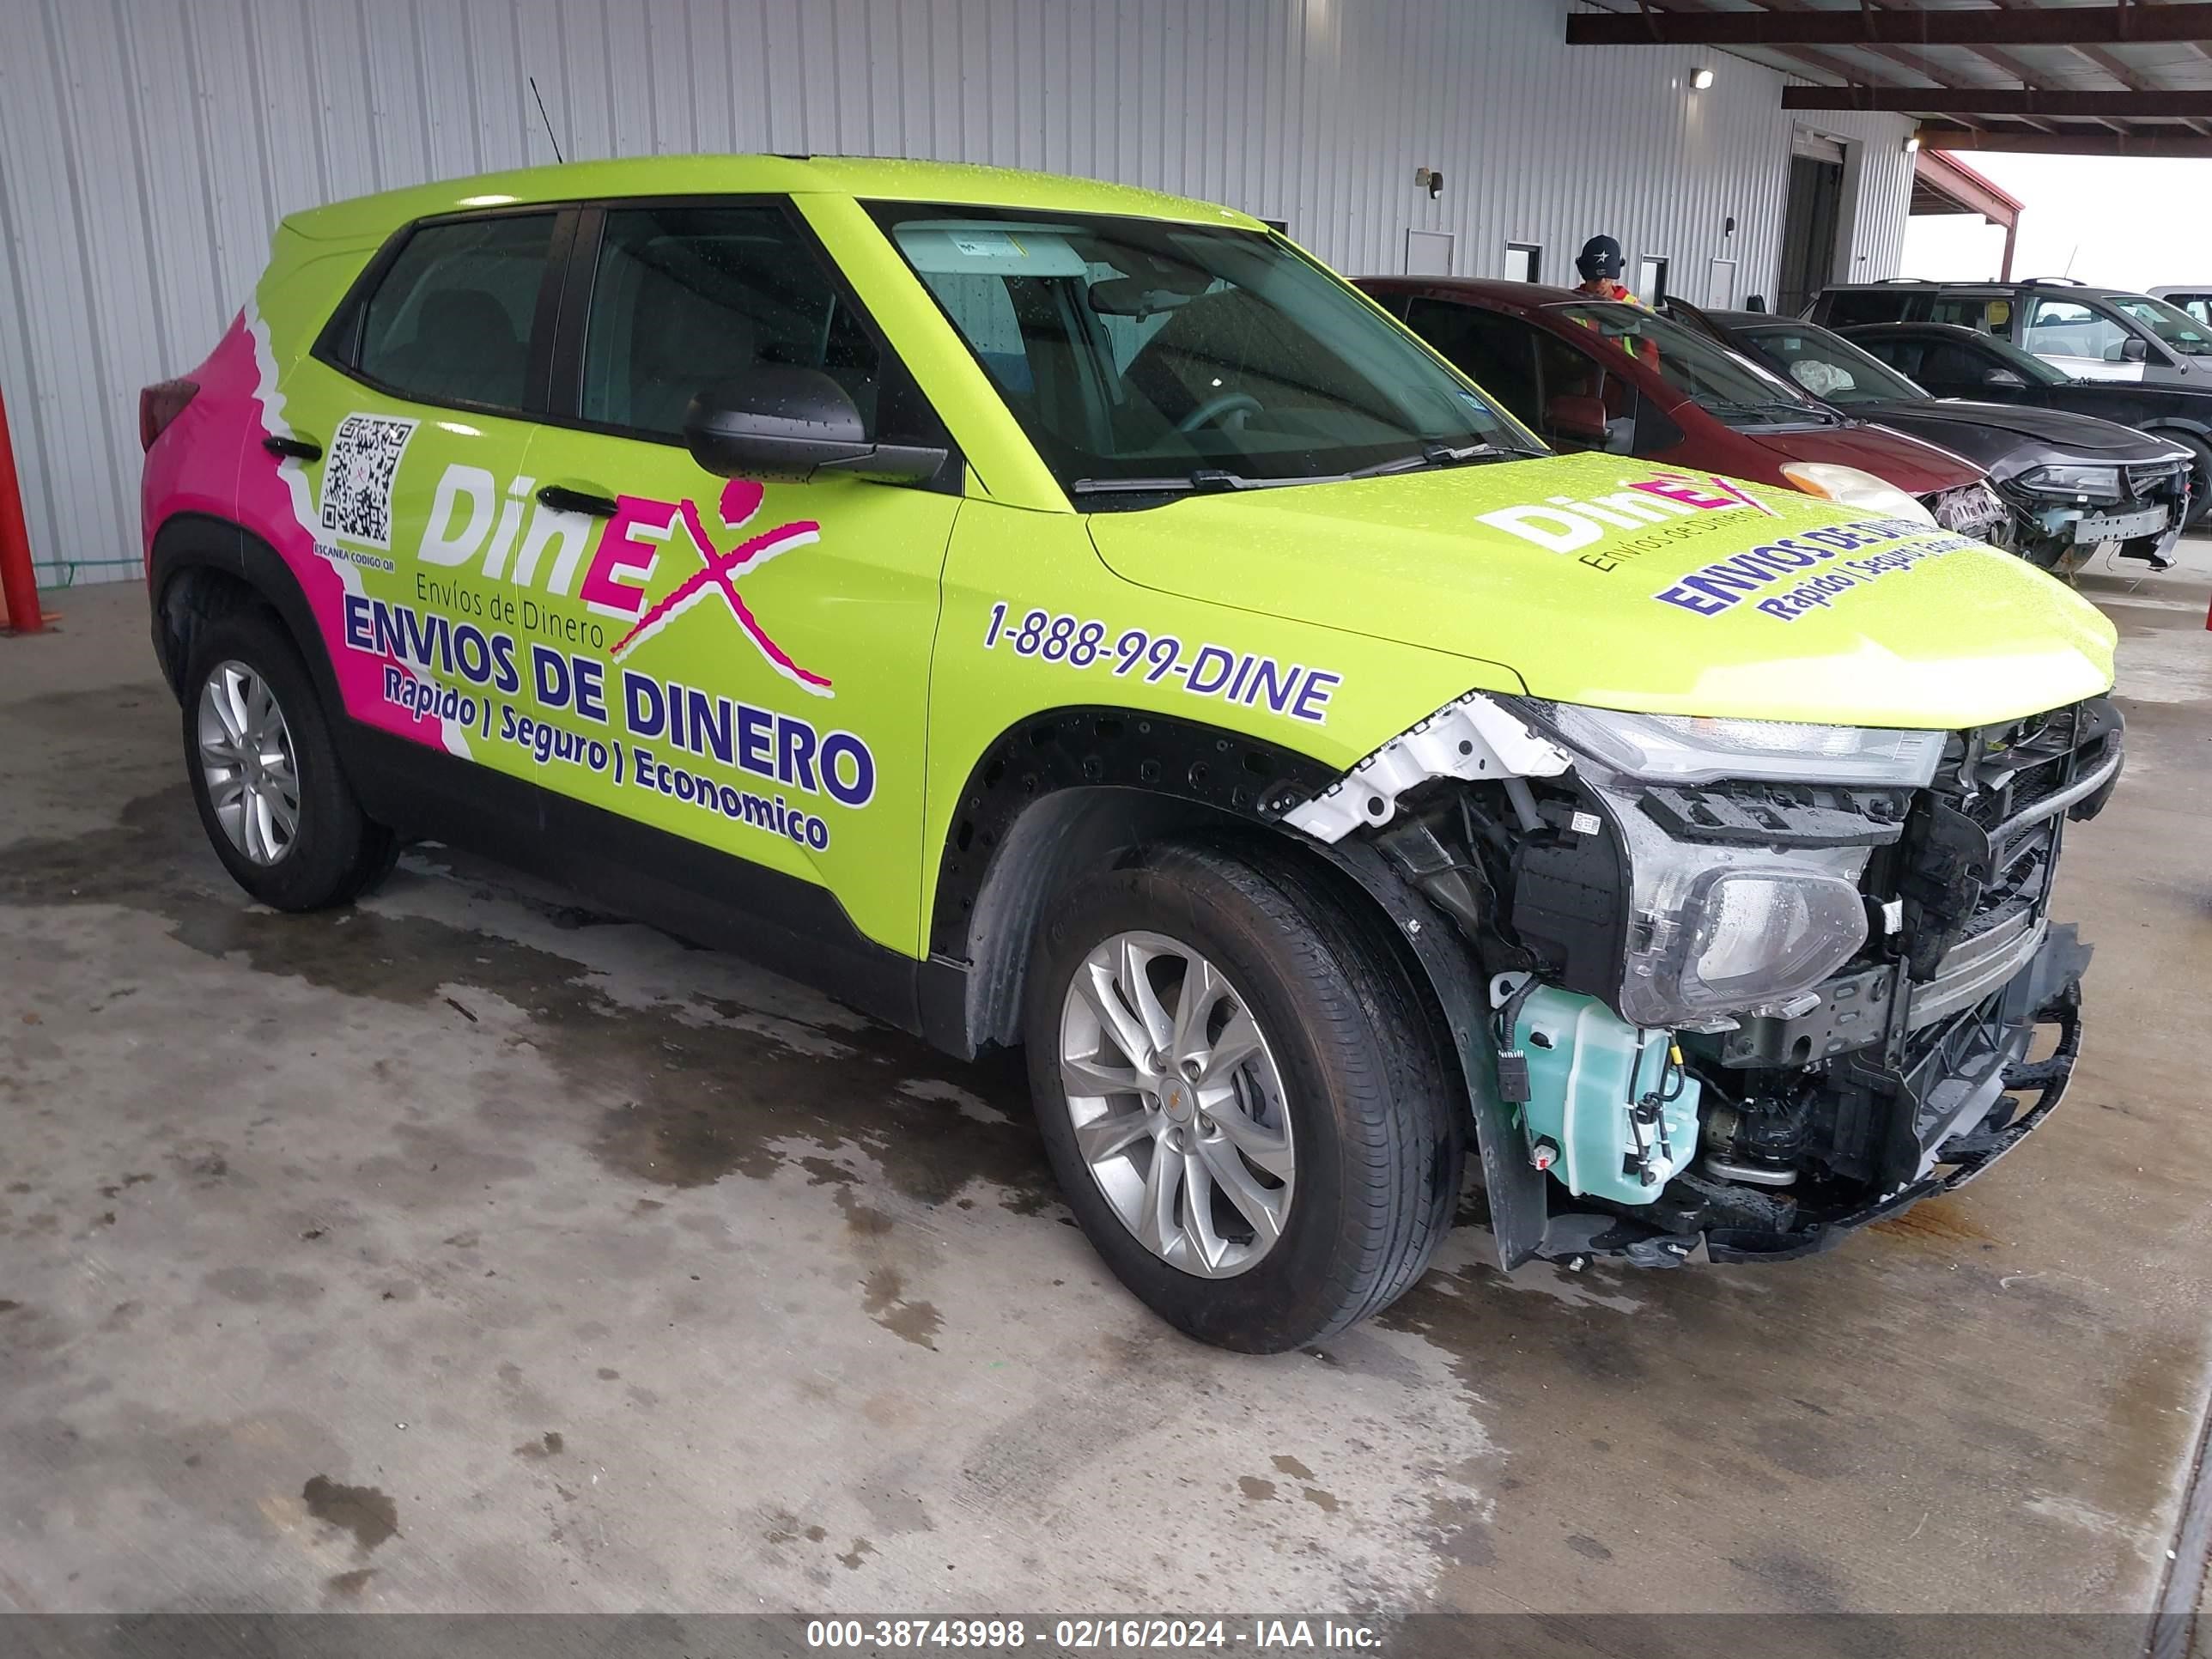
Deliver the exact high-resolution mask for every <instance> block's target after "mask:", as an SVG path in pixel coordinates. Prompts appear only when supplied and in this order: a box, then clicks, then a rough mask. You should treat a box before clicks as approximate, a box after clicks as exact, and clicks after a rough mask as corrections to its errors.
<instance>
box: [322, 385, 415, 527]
mask: <svg viewBox="0 0 2212 1659" xmlns="http://www.w3.org/2000/svg"><path fill="white" fill-rule="evenodd" d="M414 435H415V422H413V421H411V420H409V419H406V418H405V417H404V416H387V415H349V416H346V417H345V419H344V420H343V421H341V422H338V429H337V435H336V436H335V437H333V438H332V439H331V453H330V459H329V460H328V462H326V463H325V465H324V467H323V531H324V533H325V534H326V535H331V536H340V537H343V538H345V539H346V540H347V541H349V542H361V543H364V544H367V545H368V546H370V547H381V548H384V549H386V550H389V549H390V548H391V546H392V478H393V477H395V476H396V475H397V474H398V471H399V458H400V457H401V456H402V455H404V454H405V453H407V441H408V440H409V439H410V438H412V437H413V436H414Z"/></svg>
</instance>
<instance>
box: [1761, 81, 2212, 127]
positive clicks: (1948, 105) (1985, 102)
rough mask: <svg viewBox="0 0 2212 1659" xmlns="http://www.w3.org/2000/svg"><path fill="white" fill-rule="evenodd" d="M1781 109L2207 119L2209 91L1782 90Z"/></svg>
mask: <svg viewBox="0 0 2212 1659" xmlns="http://www.w3.org/2000/svg"><path fill="white" fill-rule="evenodd" d="M1782 107H1783V108H1784V109H1854V110H1895V111H1902V112H1906V113H1917V114H1923V115H2010V116H2016V117H2021V118H2027V117H2029V116H2037V115H2040V116H2047V117H2050V118H2054V119H2057V120H2076V121H2093V120H2101V119H2103V118H2105V117H2106V116H2112V117H2117V118H2121V119H2124V120H2136V121H2148V120H2151V119H2154V118H2159V117H2165V118H2171V119H2179V120H2188V119H2191V118H2204V117H2212V92H2055V91H2049V90H2045V89H2044V88H2037V87H2017V88H2015V87H1784V88H1782Z"/></svg>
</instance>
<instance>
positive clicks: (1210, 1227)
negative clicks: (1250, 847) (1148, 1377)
mask: <svg viewBox="0 0 2212 1659" xmlns="http://www.w3.org/2000/svg"><path fill="white" fill-rule="evenodd" d="M1024 1022H1025V1030H1026V1035H1027V1040H1028V1044H1029V1064H1030V1082H1031V1085H1032V1088H1033V1090H1034V1091H1035V1094H1036V1105H1037V1113H1038V1119H1039V1123H1040V1125H1041V1127H1042V1133H1043V1138H1044V1141H1045V1146H1046V1150H1047V1152H1048V1154H1049V1155H1050V1157H1051V1158H1052V1162H1053V1166H1054V1171H1055V1173H1056V1174H1057V1175H1058V1176H1059V1178H1060V1187H1061V1190H1062V1191H1063V1193H1064V1194H1066V1198H1067V1201H1068V1204H1069V1206H1070V1207H1071V1208H1073V1210H1074V1212H1075V1214H1076V1218H1077V1219H1078V1221H1079V1222H1080V1224H1081V1225H1082V1226H1083V1229H1084V1231H1085V1234H1086V1235H1087V1236H1088V1237H1089V1238H1090V1240H1091V1243H1092V1245H1093V1246H1094V1248H1096V1249H1097V1251H1098V1253H1099V1255H1101V1256H1102V1257H1103V1258H1104V1260H1105V1261H1106V1263H1107V1265H1108V1266H1109V1267H1111V1268H1112V1269H1113V1271H1114V1273H1115V1275H1116V1276H1117V1277H1118V1278H1119V1279H1121V1282H1122V1283H1123V1284H1124V1285H1127V1286H1128V1288H1129V1289H1130V1290H1131V1291H1133V1292H1135V1294H1136V1295H1137V1297H1139V1299H1140V1300H1142V1301H1143V1302H1145V1303H1146V1305H1148V1306H1149V1307H1151V1308H1152V1310H1154V1311H1155V1312H1157V1313H1158V1314H1159V1315H1160V1316H1162V1317H1163V1318H1164V1319H1166V1320H1168V1321H1169V1322H1170V1323H1172V1324H1174V1325H1176V1327H1178V1328H1181V1329H1182V1330H1183V1331H1186V1332H1188V1334H1191V1335H1192V1336H1194V1337H1197V1338H1198V1339H1199V1340H1201V1341H1206V1342H1211V1343H1213V1344H1216V1345H1217V1346H1222V1347H1226V1348H1234V1349H1238V1350H1242V1351H1243V1352H1256V1353H1269V1352H1279V1351H1282V1350H1285V1349H1289V1348H1296V1347H1300V1346H1305V1345H1307V1344H1309V1343H1312V1342H1315V1341H1317V1340H1320V1339H1322V1338H1323V1337H1326V1336H1328V1335H1329V1334H1332V1333H1334V1332H1335V1331H1339V1330H1341V1329H1343V1328H1345V1327H1346V1326H1347V1325H1349V1324H1351V1323H1352V1322H1354V1321H1356V1320H1358V1319H1361V1318H1364V1317H1365V1316H1367V1315H1369V1314H1371V1313H1374V1312H1376V1310H1379V1309H1381V1308H1383V1307H1384V1306H1386V1305H1388V1304H1389V1303H1390V1302H1391V1301H1393V1300H1394V1299H1395V1297H1398V1296H1399V1295H1400V1294H1401V1293H1402V1292H1403V1291H1405V1290H1406V1289H1407V1286H1409V1285H1412V1284H1413V1280H1414V1279H1416V1278H1418V1277H1419V1273H1420V1272H1421V1269H1422V1268H1423V1267H1425V1266H1426V1264H1427V1262H1428V1260H1429V1258H1430V1256H1431V1254H1433V1252H1434V1251H1435V1249H1436V1247H1437V1243H1439V1242H1440V1241H1441V1240H1442V1238H1443V1234H1444V1232H1445V1231H1446V1229H1447V1228H1448V1227H1449V1225H1450V1220H1451V1212H1452V1207H1453V1205H1454V1203H1455V1200H1456V1199H1457V1196H1458V1191H1459V1180H1460V1174H1461V1170H1462V1159H1463V1152H1462V1133H1461V1128H1460V1116H1461V1115H1460V1113H1459V1112H1458V1111H1457V1110H1455V1109H1454V1105H1453V1102H1452V1091H1451V1090H1450V1088H1449V1083H1448V1078H1447V1073H1446V1071H1445V1067H1444V1065H1443V1060H1442V1057H1441V1054H1440V1053H1439V1049H1438V1046H1437V1040H1436V1036H1435V1033H1434V1030H1433V1022H1432V1021H1431V1019H1430V1018H1428V1016H1427V1013H1426V1012H1425V1008H1424V1006H1423V1005H1422V1003H1421V1002H1420V1000H1419V997H1418V995H1417V994H1416V993H1415V990H1414V987H1413V984H1412V982H1411V981H1410V980H1409V979H1408V977H1407V974H1406V972H1405V970H1404V969H1403V968H1402V967H1401V965H1400V964H1399V963H1398V962H1397V961H1396V960H1395V957H1393V955H1392V952H1391V950H1390V947H1389V944H1388V942H1387V939H1384V938H1383V937H1380V936H1378V935H1376V933H1374V932H1372V931H1371V930H1370V928H1369V927H1365V926H1364V925H1362V922H1361V921H1360V919H1359V918H1358V916H1356V915H1353V914H1352V913H1351V912H1349V911H1347V910H1346V909H1345V908H1343V907H1341V906H1340V904H1339V903H1338V902H1337V901H1336V900H1335V899H1334V897H1333V896H1331V895H1329V894H1328V892H1326V891H1325V890H1323V889H1322V887H1321V886H1319V885H1318V884H1316V883H1314V882H1313V881H1312V879H1311V878H1310V877H1309V876H1308V875H1307V874H1305V873H1304V872H1302V871H1300V870H1299V869H1298V868H1297V866H1293V865H1291V864H1290V863H1288V862H1286V861H1285V860H1281V859H1280V857H1279V855H1275V856H1270V855H1267V854H1261V853H1255V854H1251V855H1248V856H1238V855H1237V854H1231V853H1229V852H1226V851H1219V850H1215V849H1212V848H1159V849H1156V850H1155V851H1154V852H1153V853H1152V854H1151V855H1150V856H1148V857H1147V858H1146V860H1145V862H1143V863H1142V864H1140V865H1138V866H1133V867H1130V868H1125V869H1119V870H1112V871H1107V872H1101V873H1099V874H1097V875H1095V876H1091V877H1089V878H1085V879H1084V880H1082V881H1081V882H1080V883H1079V884H1077V885H1076V886H1075V887H1074V888H1073V890H1070V891H1068V892H1066V893H1064V894H1062V895H1060V896H1059V898H1058V899H1056V900H1055V902H1054V915H1053V917H1052V919H1051V920H1050V921H1048V923H1047V924H1046V925H1045V927H1044V928H1043V930H1042V938H1041V940H1040V948H1039V953H1038V956H1037V958H1036V960H1035V962H1034V963H1032V967H1031V972H1030V976H1029V987H1028V995H1027V1006H1026V1008H1025V1011H1024Z"/></svg>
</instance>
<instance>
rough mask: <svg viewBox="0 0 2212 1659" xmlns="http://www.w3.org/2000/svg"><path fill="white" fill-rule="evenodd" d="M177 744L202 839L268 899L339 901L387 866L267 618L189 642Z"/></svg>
mask: <svg viewBox="0 0 2212 1659" xmlns="http://www.w3.org/2000/svg"><path fill="white" fill-rule="evenodd" d="M184 738H185V764H186V766H187V768H188V769H189V770H190V772H191V784H192V799H193V800H194V802H195V803H196V804H197V806H198V807H199V813H200V823H201V824H202V825H203V826H204V828H205V829H206V830H207V836H208V842H209V844H210V846H212V847H213V848H215V852H216V857H217V858H219V859H221V860H222V863H223V867H224V868H225V869H227V870H228V871H229V872H230V874H231V878H232V879H233V880H234V881H235V882H237V883H238V884H239V885H240V887H242V888H244V889H245V890H246V891H247V892H248V893H249V894H251V895H252V896H253V897H255V898H257V899H258V900H260V901H261V902H263V903H264V904H266V905H269V906H271V907H272V908H276V909H279V910H318V909H322V908H325V907H327V906H330V905H334V904H343V903H344V902H346V901H348V900H349V899H351V898H353V897H355V896H356V895H357V894H359V893H361V892H362V890H364V889H366V888H368V887H369V886H370V885H372V884H374V883H375V882H376V881H377V880H378V879H379V878H381V877H382V876H383V875H384V874H385V873H386V872H387V871H389V870H390V869H391V867H392V857H393V854H394V852H395V851H396V847H397V843H396V842H394V840H393V838H392V832H391V831H390V830H389V829H386V828H384V826H383V825H381V824H379V823H374V822H372V821H371V820H370V818H369V817H368V814H367V813H365V812H364V811H362V807H361V803H360V801H358V800H357V799H355V796H354V793H353V788H352V787H351V785H349V783H348V782H347V781H346V777H345V774H344V772H343V769H341V768H340V767H339V765H338V757H337V745H336V744H335V743H334V742H333V740H332V738H331V725H330V720H329V717H328V716H327V715H326V714H325V713H324V710H323V707H322V701H321V699H320V698H319V697H318V696H316V694H315V684H314V681H313V679H312V678H309V676H308V673H307V665H306V664H305V663H303V662H302V661H301V659H300V653H299V652H298V651H297V650H296V649H295V647H293V644H292V641H291V640H290V639H289V637H288V636H287V635H286V634H285V633H284V630H283V628H282V627H280V626H279V625H278V623H277V622H276V618H275V617H272V616H270V615H269V614H268V613H267V612H265V611H258V610H240V611H232V612H230V613H228V614H227V615H224V616H220V617H215V618H213V619H212V620H210V622H208V623H207V624H206V625H205V626H204V628H202V629H200V630H199V632H198V633H197V635H195V637H194V638H193V641H192V646H191V655H190V659H189V660H188V661H187V663H186V665H185V695H184Z"/></svg>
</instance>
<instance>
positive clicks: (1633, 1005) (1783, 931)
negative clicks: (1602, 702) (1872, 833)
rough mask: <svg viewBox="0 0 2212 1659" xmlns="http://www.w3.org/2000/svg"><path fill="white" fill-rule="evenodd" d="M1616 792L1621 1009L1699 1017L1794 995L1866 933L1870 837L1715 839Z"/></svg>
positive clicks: (1839, 962)
mask: <svg viewBox="0 0 2212 1659" xmlns="http://www.w3.org/2000/svg"><path fill="white" fill-rule="evenodd" d="M1600 793H1603V794H1607V796H1608V797H1609V800H1608V804H1609V805H1612V806H1613V809H1614V812H1615V815H1616V817H1618V819H1619V821H1620V825H1621V828H1622V830H1623V832H1624V835H1625V836H1626V841H1627V842H1628V862H1629V877H1630V884H1631V890H1632V898H1631V900H1630V916H1629V926H1628V940H1627V951H1626V961H1625V963H1623V972H1622V975H1621V984H1620V1013H1621V1017H1622V1018H1625V1019H1627V1020H1630V1021H1632V1022H1633V1023H1634V1024H1638V1025H1648V1026H1682V1025H1690V1026H1695V1025H1700V1024H1707V1023H1709V1022H1711V1021H1714V1020H1717V1019H1719V1018H1724V1017H1726V1016H1729V1015H1734V1014H1740V1013H1742V1012H1747V1011H1748V1010H1751V1009H1754V1008H1767V1007H1773V1006H1778V1005H1783V1004H1786V1003H1787V1002H1788V1001H1789V1000H1790V999H1791V998H1793V997H1796V996H1798V995H1800V994H1802V993H1804V992H1806V991H1809V990H1810V989H1812V987H1814V986H1816V985H1818V984H1820V981H1823V980H1825V979H1826V978H1827V977H1828V975H1831V974H1832V973H1834V972H1835V971H1836V969H1838V968H1840V967H1842V966H1843V965H1844V963H1846V962H1848V961H1850V959H1851V957H1852V956H1853V955H1855V954H1856V953H1857V951H1858V949H1859V947H1860V946H1861V945H1863V944H1865V943H1866V936H1867V920H1866V906H1865V904H1864V903H1863V902H1862V901H1861V899H1860V897H1859V886H1858V883H1859V876H1860V874H1861V873H1862V872H1863V871H1864V870H1865V868H1866V861H1867V853H1868V849H1867V848H1863V847H1834V848H1797V849H1795V850H1793V851H1791V852H1790V853H1787V854H1778V853H1775V852H1772V851H1770V850H1768V849H1765V848H1734V847H1710V846H1698V845H1692V844H1691V843H1689V842H1679V841H1676V840H1674V838H1673V837H1672V836H1668V834H1667V833H1666V832H1665V831H1664V830H1662V829H1660V828H1659V826H1658V825H1656V823H1652V822H1651V821H1650V819H1649V818H1647V817H1644V814H1643V812H1642V811H1639V810H1638V808H1637V806H1636V804H1635V802H1634V801H1633V800H1632V799H1626V798H1620V797H1612V796H1611V793H1610V792H1609V791H1601V792H1600Z"/></svg>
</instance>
